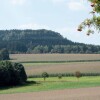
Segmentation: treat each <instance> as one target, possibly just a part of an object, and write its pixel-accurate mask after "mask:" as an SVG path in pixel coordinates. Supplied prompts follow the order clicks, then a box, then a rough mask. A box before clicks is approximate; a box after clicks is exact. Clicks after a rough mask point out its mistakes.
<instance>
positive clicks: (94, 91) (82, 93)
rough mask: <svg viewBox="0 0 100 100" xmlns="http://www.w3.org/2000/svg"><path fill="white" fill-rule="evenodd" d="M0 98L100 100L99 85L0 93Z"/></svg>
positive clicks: (10, 99)
mask: <svg viewBox="0 0 100 100" xmlns="http://www.w3.org/2000/svg"><path fill="white" fill-rule="evenodd" d="M0 100H100V87H93V88H79V89H65V90H53V91H44V92H33V93H16V94H1V95H0Z"/></svg>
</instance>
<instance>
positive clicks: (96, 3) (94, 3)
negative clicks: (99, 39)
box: [77, 0, 100, 35]
mask: <svg viewBox="0 0 100 100" xmlns="http://www.w3.org/2000/svg"><path fill="white" fill-rule="evenodd" d="M88 1H89V2H90V3H91V7H92V8H93V9H92V11H91V12H90V13H91V15H92V18H87V19H85V20H84V21H83V22H82V23H81V24H80V25H79V27H78V29H77V30H78V31H82V29H84V28H88V30H87V35H90V34H91V33H94V32H95V30H96V31H98V33H99V32H100V0H88ZM93 27H94V29H92V28H93Z"/></svg>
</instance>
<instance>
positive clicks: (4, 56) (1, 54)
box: [0, 49, 10, 60]
mask: <svg viewBox="0 0 100 100" xmlns="http://www.w3.org/2000/svg"><path fill="white" fill-rule="evenodd" d="M9 59H10V58H9V52H8V50H7V49H2V50H1V51H0V60H9Z"/></svg>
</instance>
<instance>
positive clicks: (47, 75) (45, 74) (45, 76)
mask: <svg viewBox="0 0 100 100" xmlns="http://www.w3.org/2000/svg"><path fill="white" fill-rule="evenodd" d="M42 77H43V78H44V81H45V80H46V78H47V77H49V74H48V73H47V72H43V73H42Z"/></svg>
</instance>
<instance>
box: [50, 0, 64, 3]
mask: <svg viewBox="0 0 100 100" xmlns="http://www.w3.org/2000/svg"><path fill="white" fill-rule="evenodd" d="M51 1H52V2H53V3H63V2H64V1H65V0H51Z"/></svg>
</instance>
